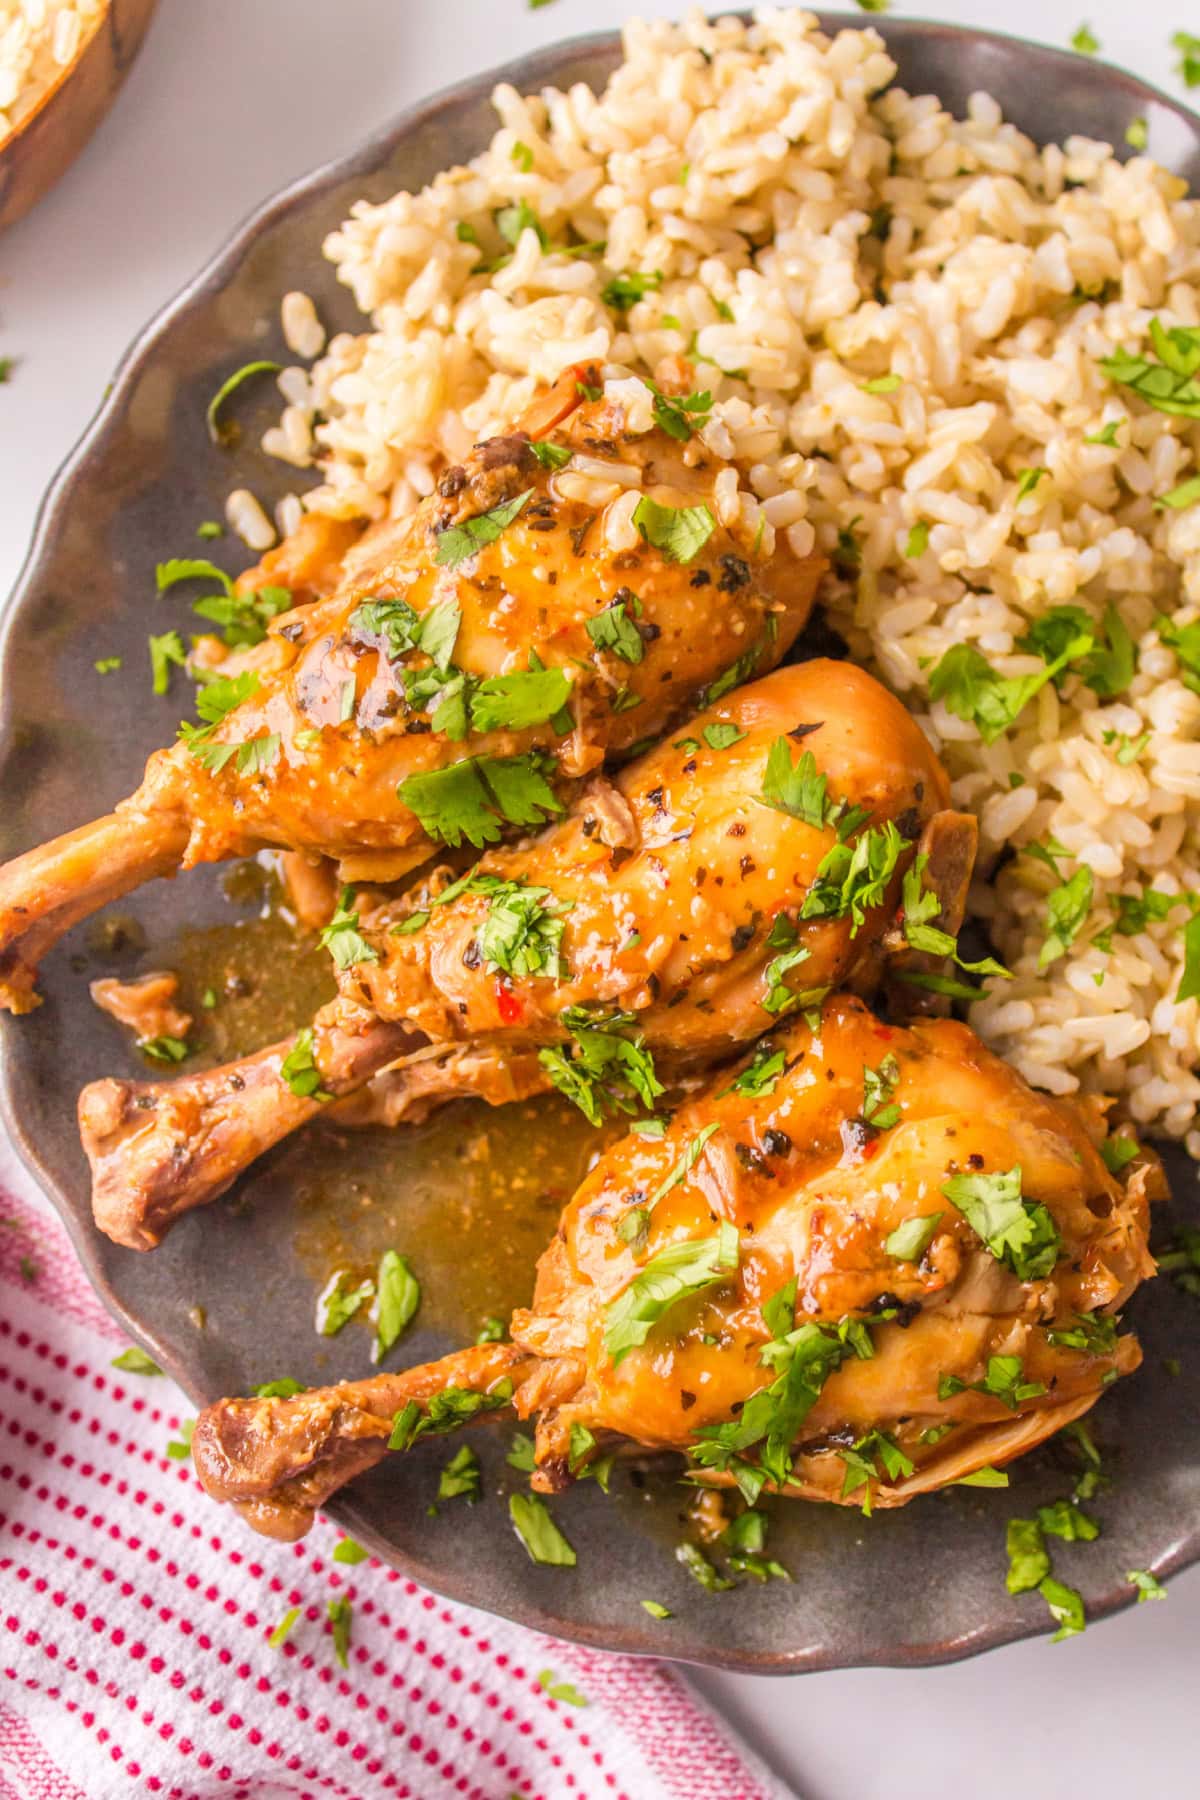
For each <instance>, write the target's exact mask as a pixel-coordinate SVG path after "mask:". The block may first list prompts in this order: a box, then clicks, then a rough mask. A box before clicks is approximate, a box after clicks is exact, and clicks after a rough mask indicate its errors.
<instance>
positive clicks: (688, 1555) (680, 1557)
mask: <svg viewBox="0 0 1200 1800" xmlns="http://www.w3.org/2000/svg"><path fill="white" fill-rule="evenodd" d="M675 1560H676V1562H679V1563H682V1564H683V1566H684V1568H685V1569H686V1570H687V1572H688V1574H689V1575H690V1576H691V1577H692V1579H693V1580H694V1581H698V1582H699V1583H700V1586H701V1587H702V1588H704V1589H705V1590H706V1592H708V1593H710V1594H723V1593H726V1592H727V1591H728V1590H729V1589H730V1588H732V1587H736V1586H737V1583H736V1582H735V1581H731V1580H730V1579H729V1577H728V1575H721V1574H720V1573H718V1571H717V1568H716V1566H715V1565H714V1564H713V1563H711V1562H709V1560H708V1558H707V1556H705V1554H704V1552H703V1550H701V1548H700V1546H699V1544H689V1543H683V1544H677V1545H676V1546H675Z"/></svg>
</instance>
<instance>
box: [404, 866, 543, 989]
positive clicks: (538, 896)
mask: <svg viewBox="0 0 1200 1800" xmlns="http://www.w3.org/2000/svg"><path fill="white" fill-rule="evenodd" d="M455 886H456V887H457V886H458V884H457V883H455ZM461 891H462V892H464V893H468V894H470V893H481V894H486V895H487V898H488V912H487V918H486V919H485V921H484V923H483V925H482V927H481V928H480V932H479V939H478V942H479V948H480V950H481V952H482V953H483V958H484V961H485V962H486V964H487V965H488V967H489V968H492V969H501V970H503V971H504V973H505V974H506V975H515V976H517V977H523V976H527V975H546V976H548V977H550V978H551V979H552V980H555V981H557V980H558V978H559V976H560V975H561V974H562V956H561V949H562V934H563V920H562V918H561V917H559V916H558V913H559V912H560V911H567V910H569V909H568V908H564V907H562V904H561V902H560V901H558V900H556V899H555V898H554V896H553V894H552V893H551V891H550V889H549V888H544V887H526V886H525V885H524V884H523V883H522V882H519V881H501V880H500V878H499V877H498V876H496V875H472V877H471V878H470V880H469V881H468V882H467V884H466V886H465V887H464V888H463V889H462V890H461ZM445 900H446V895H445V894H442V895H439V897H438V902H437V904H438V905H439V906H440V905H444V904H445Z"/></svg>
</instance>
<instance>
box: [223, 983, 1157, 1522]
mask: <svg viewBox="0 0 1200 1800" xmlns="http://www.w3.org/2000/svg"><path fill="white" fill-rule="evenodd" d="M814 1027H815V1029H814ZM1149 1177H1150V1171H1149V1169H1148V1168H1147V1166H1145V1165H1135V1166H1133V1167H1132V1168H1131V1169H1127V1170H1125V1171H1124V1173H1123V1175H1122V1176H1120V1177H1118V1176H1115V1175H1113V1174H1110V1172H1109V1170H1108V1169H1107V1167H1106V1166H1105V1163H1104V1161H1103V1159H1102V1158H1101V1156H1100V1154H1099V1152H1098V1149H1097V1145H1096V1143H1095V1141H1094V1139H1093V1136H1092V1135H1091V1134H1090V1132H1089V1129H1088V1127H1087V1123H1086V1122H1085V1118H1084V1116H1083V1114H1082V1113H1079V1112H1077V1111H1075V1110H1074V1109H1073V1108H1072V1107H1070V1106H1068V1105H1065V1104H1064V1103H1062V1102H1059V1101H1054V1100H1051V1099H1048V1098H1046V1097H1044V1096H1042V1095H1040V1094H1037V1093H1034V1092H1033V1091H1032V1090H1031V1089H1030V1088H1029V1087H1027V1086H1026V1084H1025V1083H1024V1082H1023V1081H1022V1080H1021V1078H1020V1077H1019V1076H1018V1075H1017V1074H1016V1073H1015V1072H1014V1071H1013V1070H1012V1069H1010V1068H1008V1067H1007V1065H1006V1064H1004V1063H1002V1062H1000V1061H999V1060H998V1059H997V1058H996V1057H994V1056H992V1055H991V1054H990V1052H989V1051H987V1050H986V1049H985V1048H984V1047H983V1045H982V1044H981V1043H980V1042H979V1040H978V1039H977V1038H976V1037H975V1036H974V1034H973V1033H972V1032H971V1031H970V1030H969V1029H968V1028H967V1027H966V1026H964V1025H960V1024H958V1023H956V1022H953V1021H950V1020H945V1019H937V1020H924V1021H920V1022H917V1023H915V1024H914V1025H912V1026H911V1027H908V1028H904V1029H901V1028H897V1027H891V1026H887V1025H884V1024H882V1023H880V1021H879V1020H878V1019H876V1018H875V1017H874V1016H873V1015H872V1014H871V1013H870V1012H869V1011H868V1010H867V1008H866V1007H865V1006H864V1005H863V1004H862V1003H861V1002H860V1001H858V1000H855V999H853V998H851V997H847V996H844V995H840V996H837V997H834V998H832V999H829V1000H827V1001H826V1002H825V1004H824V1006H823V1008H822V1010H821V1012H820V1015H819V1017H813V1016H811V1015H806V1016H804V1017H796V1018H794V1019H792V1020H791V1021H789V1022H787V1023H786V1024H785V1025H783V1026H782V1027H780V1028H778V1029H777V1030H776V1031H775V1032H773V1033H772V1034H771V1035H770V1036H769V1037H768V1038H767V1039H765V1040H764V1041H763V1042H761V1043H760V1044H759V1045H758V1046H757V1047H756V1048H755V1050H754V1053H753V1056H752V1057H751V1058H750V1060H749V1061H747V1062H745V1063H744V1064H743V1065H742V1066H741V1067H740V1069H736V1070H734V1071H733V1072H732V1073H730V1072H726V1074H725V1075H724V1076H723V1077H721V1078H720V1079H718V1080H717V1081H715V1082H714V1083H713V1084H712V1086H711V1087H710V1088H709V1089H708V1091H706V1092H705V1093H704V1094H703V1095H701V1096H699V1097H698V1098H696V1099H694V1100H692V1101H691V1102H689V1103H687V1104H685V1105H684V1106H683V1107H681V1108H680V1110H679V1111H678V1112H677V1113H676V1114H675V1116H674V1118H673V1119H672V1121H671V1123H670V1125H669V1126H668V1128H667V1130H666V1132H665V1134H664V1135H663V1136H662V1137H661V1138H659V1139H653V1138H649V1139H648V1138H644V1137H640V1136H637V1135H630V1136H629V1137H626V1138H624V1139H622V1140H621V1141H620V1142H618V1143H617V1144H616V1145H615V1146H614V1147H613V1148H612V1149H611V1150H610V1151H609V1152H608V1153H607V1154H606V1155H605V1156H604V1157H602V1158H601V1159H600V1161H599V1162H598V1163H597V1165H596V1167H595V1168H594V1169H593V1170H592V1172H591V1173H590V1174H589V1175H588V1176H587V1178H586V1179H585V1180H584V1182H583V1184H582V1186H581V1187H580V1188H579V1190H578V1192H577V1193H576V1195H575V1196H574V1198H573V1200H572V1201H571V1202H570V1204H569V1205H568V1207H567V1209H566V1211H565V1213H564V1215H563V1219H562V1223H561V1226H560V1229H559V1231H558V1233H557V1235H556V1237H555V1239H554V1241H553V1243H552V1244H551V1246H550V1248H549V1249H548V1250H547V1251H546V1252H545V1254H544V1255H543V1257H542V1259H541V1262H540V1264H539V1266H538V1274H537V1283H536V1288H535V1293H534V1300H533V1306H532V1309H531V1310H529V1311H527V1312H525V1311H519V1312H517V1313H516V1314H515V1315H514V1317H513V1320H512V1327H511V1338H512V1341H511V1343H508V1344H487V1345H482V1346H477V1347H475V1348H473V1349H470V1350H466V1351H463V1352H460V1353H458V1354H455V1355H451V1356H447V1357H444V1358H442V1359H441V1361H439V1362H435V1363H431V1364H428V1365H426V1366H424V1367H420V1368H416V1369H411V1370H408V1371H406V1372H403V1373H400V1374H396V1375H375V1376H373V1377H371V1378H370V1379H368V1380H364V1381H359V1382H343V1383H341V1384H340V1385H338V1386H336V1387H332V1388H325V1389H315V1390H311V1391H309V1392H305V1393H301V1394H298V1395H296V1396H294V1397H292V1398H290V1399H267V1398H263V1399H245V1400H243V1399H231V1400H222V1401H220V1402H218V1403H217V1404H216V1405H214V1406H210V1407H208V1408H207V1409H206V1410H205V1411H204V1412H203V1413H202V1414H201V1416H200V1419H199V1422H198V1424H197V1426H196V1431H195V1436H194V1439H193V1455H194V1458H195V1464H196V1468H197V1471H198V1473H199V1475H200V1479H201V1481H202V1482H203V1483H204V1486H205V1487H206V1488H207V1490H208V1492H209V1493H210V1494H211V1495H213V1497H214V1498H216V1499H219V1500H227V1501H232V1502H233V1503H235V1504H236V1505H237V1506H238V1507H239V1509H240V1510H241V1511H242V1512H243V1514H244V1516H245V1517H246V1518H247V1519H248V1521H249V1522H250V1523H251V1524H252V1525H253V1526H254V1527H255V1528H256V1529H257V1530H259V1531H263V1532H265V1533H267V1534H268V1535H272V1536H277V1537H282V1538H294V1537H298V1536H300V1535H302V1534H303V1533H304V1532H305V1531H306V1530H307V1529H308V1526H309V1524H310V1523H311V1520H312V1515H313V1510H314V1509H315V1508H316V1507H317V1506H319V1505H321V1504H322V1503H323V1502H324V1500H325V1499H327V1498H328V1496H329V1495H330V1494H331V1493H332V1492H334V1490H335V1489H336V1488H338V1487H340V1486H341V1485H342V1484H343V1482H345V1481H346V1480H348V1479H349V1478H350V1477H351V1476H353V1475H354V1474H356V1473H358V1472H359V1471H360V1470H362V1469H364V1468H367V1467H370V1466H371V1465H372V1464H373V1463H375V1462H378V1461H379V1460H380V1459H381V1458H382V1457H383V1456H384V1455H386V1453H387V1451H388V1449H389V1447H391V1448H404V1447H406V1446H407V1444H408V1443H411V1442H412V1441H413V1439H414V1437H416V1436H418V1435H420V1434H421V1431H422V1430H423V1429H432V1428H440V1429H446V1421H447V1420H454V1419H458V1420H465V1419H467V1418H469V1417H471V1416H473V1415H481V1414H484V1413H491V1414H493V1415H502V1416H503V1415H507V1416H511V1415H512V1413H513V1412H515V1413H516V1414H517V1415H518V1416H519V1417H521V1418H529V1417H535V1418H536V1420H537V1435H536V1470H535V1473H534V1476H533V1485H534V1486H535V1487H536V1488H539V1489H541V1490H542V1491H543V1492H552V1491H554V1490H556V1489H559V1488H562V1487H564V1486H566V1485H567V1484H568V1482H569V1481H570V1480H571V1478H572V1477H573V1476H574V1475H575V1474H577V1473H578V1470H579V1466H580V1463H579V1458H578V1456H576V1457H575V1459H574V1460H572V1440H571V1430H572V1426H576V1427H579V1426H584V1427H586V1428H587V1430H588V1431H589V1432H590V1433H592V1434H593V1437H594V1439H595V1440H596V1447H597V1448H598V1449H603V1448H604V1446H605V1445H606V1443H608V1442H609V1441H611V1440H612V1439H614V1438H617V1439H624V1440H627V1441H629V1442H632V1443H636V1444H641V1445H644V1446H648V1447H651V1448H655V1449H659V1450H664V1449H672V1450H678V1451H680V1452H681V1453H683V1454H684V1455H685V1456H686V1457H687V1458H688V1459H689V1464H690V1466H691V1469H692V1471H693V1472H694V1474H695V1475H696V1476H697V1477H698V1478H699V1479H700V1480H702V1481H706V1482H711V1483H715V1484H719V1485H731V1484H733V1483H736V1484H737V1485H738V1486H739V1487H740V1488H741V1490H742V1492H743V1493H744V1494H746V1496H747V1497H748V1498H750V1499H754V1498H755V1497H757V1495H758V1493H759V1492H761V1491H762V1490H763V1489H764V1488H765V1489H768V1490H773V1491H777V1492H782V1493H786V1494H790V1495H794V1496H798V1497H800V1498H804V1499H812V1500H827V1501H834V1502H844V1503H846V1504H850V1505H858V1506H864V1507H868V1508H869V1507H870V1506H872V1505H875V1506H899V1505H902V1504H904V1503H905V1502H906V1501H908V1500H909V1499H911V1498H912V1497H913V1496H914V1495H915V1494H919V1493H923V1492H927V1491H930V1490H932V1489H935V1488H938V1487H941V1486H943V1485H945V1484H946V1483H947V1482H952V1481H956V1480H959V1479H961V1478H962V1477H963V1476H966V1475H969V1474H971V1473H972V1472H973V1471H975V1470H978V1469H980V1468H982V1467H984V1466H985V1465H992V1464H995V1465H1000V1464H1003V1463H1005V1462H1008V1461H1009V1460H1011V1459H1012V1458H1013V1457H1015V1456H1018V1455H1020V1454H1021V1453H1022V1452H1024V1451H1026V1450H1028V1449H1030V1448H1032V1446H1033V1445H1035V1444H1037V1443H1039V1442H1041V1441H1042V1440H1043V1439H1044V1438H1046V1437H1048V1436H1050V1435H1051V1434H1052V1433H1053V1432H1054V1431H1056V1430H1058V1429H1059V1428H1060V1427H1061V1426H1062V1425H1064V1424H1066V1423H1068V1422H1069V1421H1071V1420H1072V1419H1075V1418H1078V1417H1079V1416H1080V1414H1082V1413H1084V1412H1086V1411H1087V1410H1088V1408H1089V1407H1090V1406H1092V1405H1093V1404H1094V1403H1095V1401H1096V1400H1097V1399H1098V1398H1099V1396H1100V1394H1101V1393H1102V1391H1103V1389H1104V1387H1105V1386H1106V1385H1107V1384H1108V1383H1109V1382H1111V1381H1112V1380H1114V1379H1116V1378H1117V1377H1118V1376H1121V1375H1126V1374H1128V1373H1130V1372H1131V1371H1132V1370H1133V1369H1134V1368H1136V1367H1137V1365H1138V1363H1139V1361H1140V1359H1141V1352H1140V1350H1139V1348H1138V1345H1137V1341H1136V1339H1135V1338H1134V1337H1133V1336H1132V1335H1130V1334H1128V1333H1126V1334H1122V1333H1121V1332H1120V1331H1119V1323H1118V1314H1119V1311H1120V1308H1121V1307H1122V1306H1123V1305H1124V1303H1125V1302H1126V1301H1127V1299H1128V1298H1129V1296H1130V1294H1131V1293H1132V1292H1133V1290H1134V1289H1135V1288H1136V1287H1137V1285H1138V1283H1139V1282H1140V1281H1142V1280H1143V1279H1145V1278H1146V1277H1148V1276H1150V1275H1152V1274H1153V1272H1154V1264H1153V1262H1152V1260H1151V1258H1150V1256H1149V1253H1148V1250H1147V1231H1148V1206H1147V1183H1148V1179H1149ZM584 1441H585V1442H587V1441H588V1440H586V1439H585V1440H584ZM589 1453H590V1452H589Z"/></svg>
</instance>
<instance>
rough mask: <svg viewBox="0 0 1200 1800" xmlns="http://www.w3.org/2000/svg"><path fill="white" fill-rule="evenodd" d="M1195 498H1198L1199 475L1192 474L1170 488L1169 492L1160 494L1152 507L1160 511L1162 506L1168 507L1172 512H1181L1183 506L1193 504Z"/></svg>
mask: <svg viewBox="0 0 1200 1800" xmlns="http://www.w3.org/2000/svg"><path fill="white" fill-rule="evenodd" d="M1197 500H1200V475H1193V476H1191V477H1190V478H1189V480H1187V481H1181V482H1180V484H1179V486H1178V487H1175V488H1172V489H1171V491H1170V493H1169V494H1162V495H1160V496H1159V498H1158V499H1157V500H1156V501H1155V502H1154V507H1155V511H1156V512H1161V511H1162V510H1163V508H1164V507H1169V508H1170V509H1171V511H1172V512H1182V511H1183V509H1184V507H1185V506H1195V504H1196V502H1197Z"/></svg>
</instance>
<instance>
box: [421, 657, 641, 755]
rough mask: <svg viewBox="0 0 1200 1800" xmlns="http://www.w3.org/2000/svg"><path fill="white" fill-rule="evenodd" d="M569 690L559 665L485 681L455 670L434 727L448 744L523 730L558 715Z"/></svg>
mask: <svg viewBox="0 0 1200 1800" xmlns="http://www.w3.org/2000/svg"><path fill="white" fill-rule="evenodd" d="M639 642H640V639H639ZM570 695H571V682H570V678H569V677H568V676H567V675H566V674H565V673H564V671H563V670H562V669H529V670H519V671H518V672H517V673H516V674H513V675H489V676H486V677H485V678H484V679H483V680H480V679H479V678H478V677H476V676H474V675H463V674H457V675H455V676H454V677H453V678H452V679H451V681H450V682H449V683H448V685H447V686H446V687H445V688H443V690H442V698H441V701H440V703H439V705H438V707H437V710H436V711H435V712H434V714H433V720H432V723H433V729H434V730H435V731H440V732H443V733H444V734H445V735H446V737H448V738H449V739H450V740H451V742H452V743H460V742H461V741H462V739H463V738H465V737H466V735H467V732H468V730H470V731H525V730H527V729H528V728H529V727H530V726H532V725H544V724H546V723H547V721H548V720H552V719H554V720H556V719H557V718H558V715H559V714H560V713H561V712H562V711H563V708H564V707H565V705H566V703H567V701H568V699H569V698H570ZM567 724H568V727H569V724H570V715H569V714H568V715H567Z"/></svg>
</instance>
